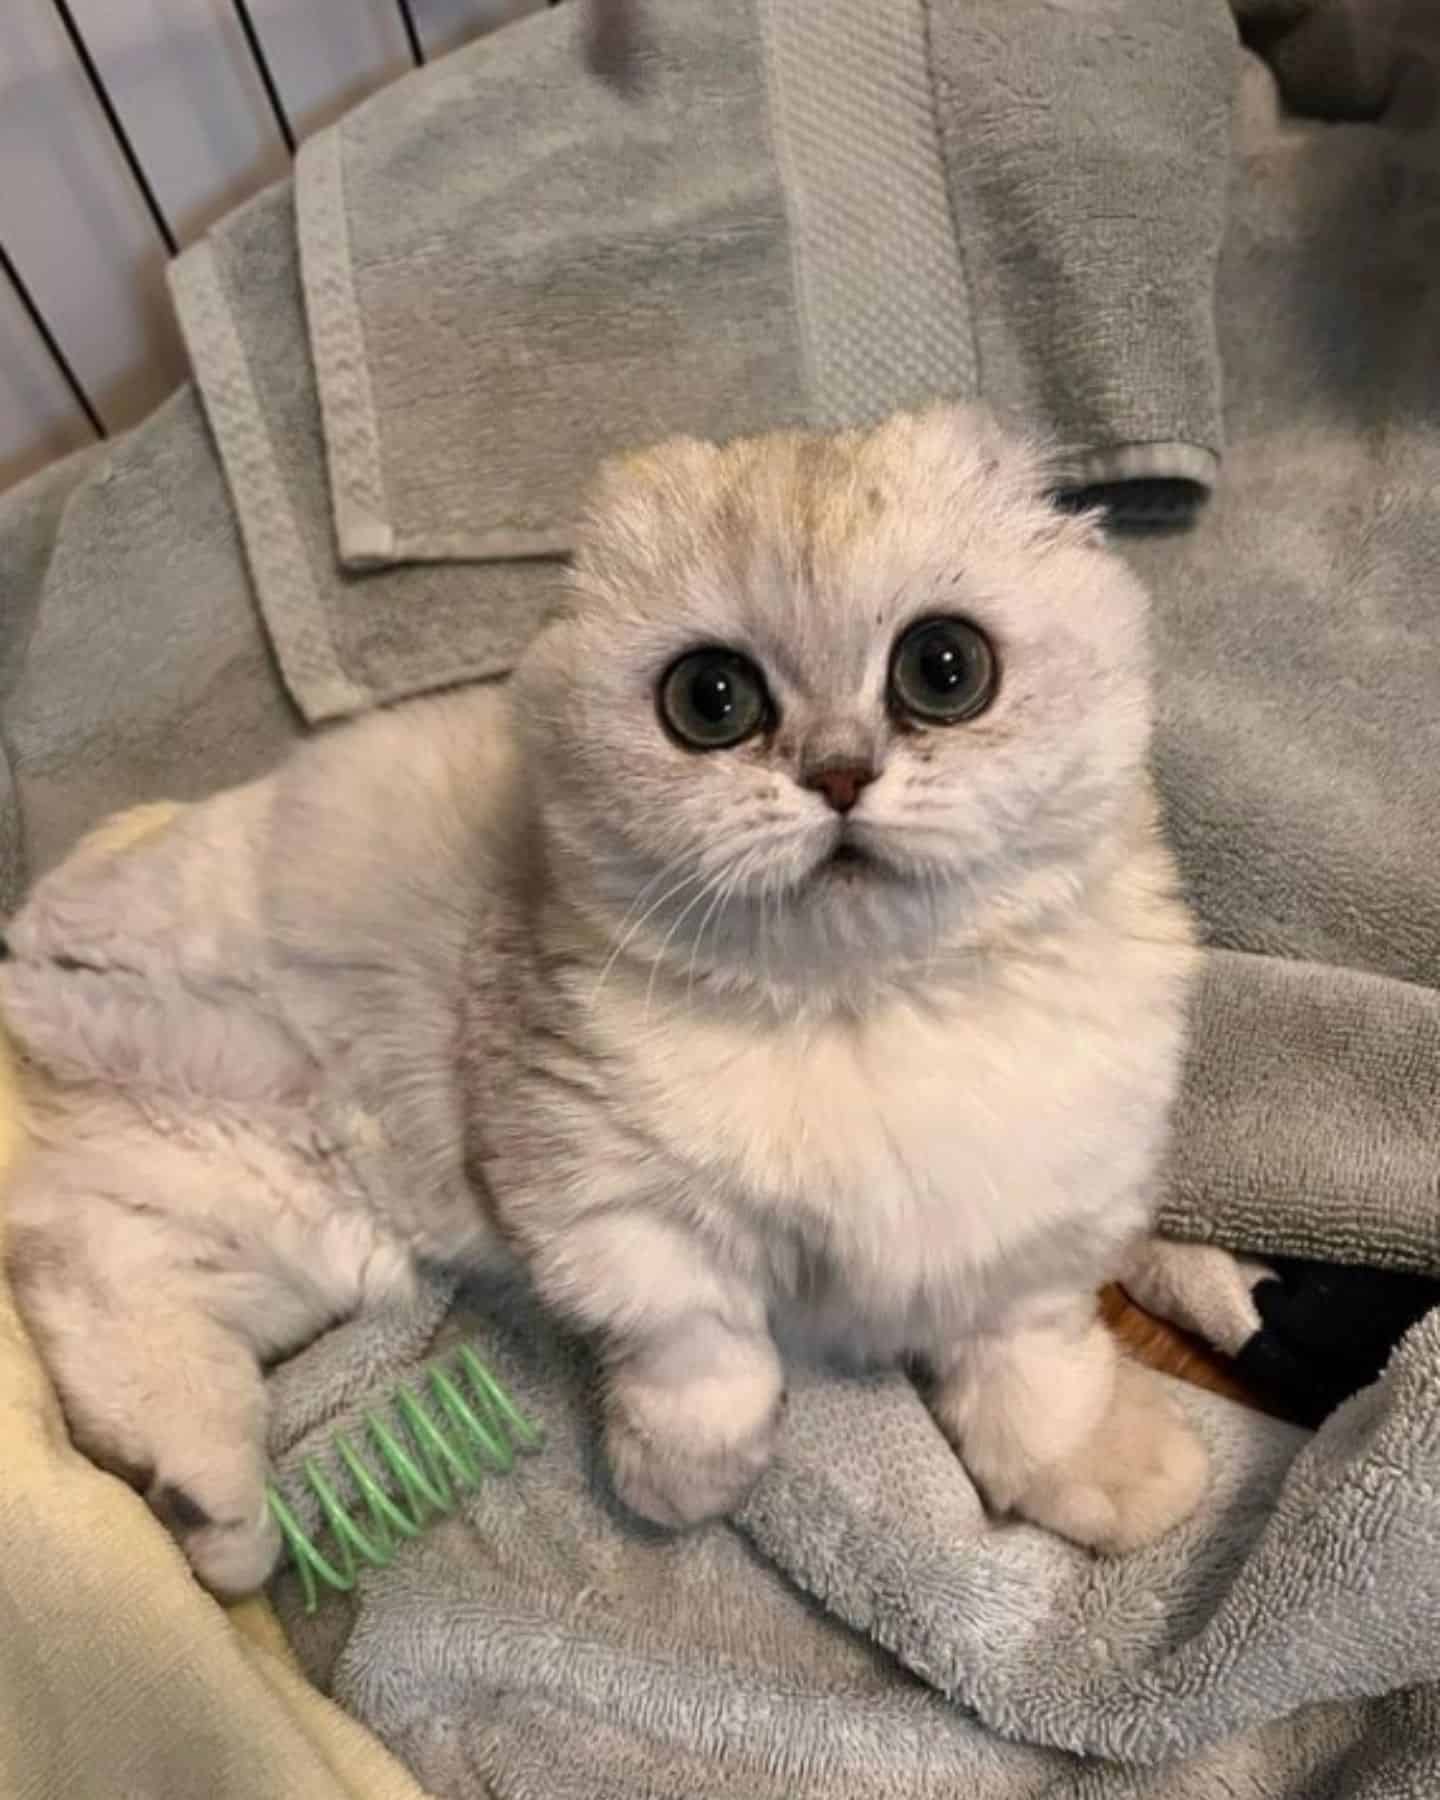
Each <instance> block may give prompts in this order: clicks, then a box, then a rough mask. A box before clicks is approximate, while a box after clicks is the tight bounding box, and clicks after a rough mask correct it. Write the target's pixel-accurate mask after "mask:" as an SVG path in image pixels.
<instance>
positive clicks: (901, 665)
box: [890, 619, 1000, 725]
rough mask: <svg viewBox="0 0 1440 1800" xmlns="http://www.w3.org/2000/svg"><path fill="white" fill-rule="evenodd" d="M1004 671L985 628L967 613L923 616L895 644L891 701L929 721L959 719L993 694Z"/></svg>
mask: <svg viewBox="0 0 1440 1800" xmlns="http://www.w3.org/2000/svg"><path fill="white" fill-rule="evenodd" d="M999 673H1000V672H999V668H998V666H997V664H996V661H995V652H994V651H993V650H992V649H991V647H990V640H989V639H988V638H987V637H986V636H985V634H984V632H983V631H980V630H978V629H977V628H976V627H975V626H974V625H971V624H970V623H969V622H968V621H967V620H965V619H922V620H921V622H920V623H919V624H918V625H912V626H911V627H910V629H909V630H908V631H907V632H905V633H904V635H903V636H902V637H901V638H900V640H899V642H898V643H897V644H896V646H895V653H894V655H893V656H892V658H891V660H890V699H891V704H892V705H893V706H894V707H895V708H896V709H897V710H898V711H900V712H902V713H906V714H908V715H909V716H910V717H911V718H913V719H919V720H920V721H921V722H922V723H924V724H926V725H960V724H963V723H964V721H965V720H966V719H973V718H975V717H977V716H978V715H979V714H980V713H982V712H984V710H985V708H986V707H987V706H988V705H989V704H990V702H991V700H993V699H994V697H995V689H996V687H997V685H998V683H999Z"/></svg>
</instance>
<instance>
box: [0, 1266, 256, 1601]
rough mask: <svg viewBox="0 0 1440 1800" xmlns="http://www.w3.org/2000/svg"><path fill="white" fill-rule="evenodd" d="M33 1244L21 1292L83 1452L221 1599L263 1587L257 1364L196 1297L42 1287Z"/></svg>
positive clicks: (101, 1286) (101, 1282)
mask: <svg viewBox="0 0 1440 1800" xmlns="http://www.w3.org/2000/svg"><path fill="white" fill-rule="evenodd" d="M35 1242H36V1240H35V1239H34V1238H33V1237H31V1236H27V1237H24V1238H21V1239H20V1240H19V1242H18V1244H17V1245H16V1247H15V1249H16V1254H15V1255H14V1256H12V1260H11V1270H12V1279H13V1280H14V1283H15V1287H16V1293H17V1297H18V1298H19V1299H20V1301H21V1310H22V1314H23V1316H24V1318H25V1321H26V1324H27V1326H28V1327H29V1330H30V1332H31V1335H32V1337H33V1338H34V1340H35V1343H36V1347H37V1349H38V1350H39V1351H40V1353H41V1356H42V1358H43V1359H44V1361H45V1364H46V1367H47V1368H48V1370H49V1373H50V1378H51V1380H52V1381H53V1383H54V1385H55V1389H56V1392H57V1394H58V1396H59V1399H60V1404H61V1409H62V1411H63V1412H64V1414H65V1420H66V1424H67V1426H68V1427H69V1431H70V1436H71V1438H72V1440H73V1441H74V1443H75V1445H76V1446H77V1448H78V1449H80V1450H82V1451H83V1452H84V1453H85V1454H86V1455H87V1456H88V1457H89V1458H90V1459H91V1461H93V1462H95V1463H97V1464H98V1465H99V1466H100V1467H101V1468H103V1469H107V1470H109V1471H110V1472H111V1473H112V1474H115V1475H118V1476H119V1477H120V1478H121V1479H122V1480H124V1481H126V1482H128V1483H129V1484H130V1485H131V1486H132V1487H134V1488H136V1489H137V1491H138V1492H139V1493H141V1494H142V1495H143V1496H144V1498H145V1499H146V1500H147V1501H148V1503H149V1504H150V1506H151V1508H152V1509H153V1510H154V1512H155V1514H156V1515H157V1517H158V1518H159V1519H160V1520H161V1522H162V1523H163V1524H164V1525H165V1526H166V1527H167V1528H168V1529H169V1531H170V1532H171V1533H172V1534H173V1535H174V1537H175V1538H176V1540H177V1541H178V1542H179V1544H180V1546H181V1548H182V1549H183V1550H184V1552H185V1555H186V1557H187V1558H188V1560H189V1562H190V1565H191V1567H192V1568H193V1569H194V1571H195V1573H196V1575H197V1576H198V1577H199V1579H200V1580H201V1581H202V1582H203V1583H204V1584H205V1586H206V1587H208V1588H209V1589H210V1590H211V1591H212V1592H213V1593H215V1594H217V1595H219V1596H221V1597H222V1598H230V1597H233V1596H237V1595H240V1594H245V1593H249V1592H251V1591H252V1590H253V1589H255V1588H258V1587H260V1586H261V1585H262V1583H263V1582H264V1581H265V1579H266V1578H267V1576H268V1575H269V1574H270V1572H271V1570H272V1569H273V1568H274V1566H275V1562H276V1560H277V1557H278V1555H279V1550H280V1539H279V1534H278V1532H277V1530H276V1527H275V1524H274V1522H273V1520H272V1519H271V1518H270V1515H269V1511H268V1509H267V1506H266V1501H265V1482H266V1472H267V1469H266V1457H265V1431H266V1403H265V1387H264V1382H263V1380H262V1379H261V1373H260V1365H259V1362H258V1360H257V1358H256V1356H255V1352H254V1350H253V1349H252V1347H251V1346H250V1344H249V1343H248V1342H247V1341H246V1339H245V1338H244V1337H243V1336H242V1335H240V1334H239V1333H238V1332H235V1331H232V1330H227V1329H226V1328H225V1327H224V1326H222V1325H219V1324H217V1323H216V1322H215V1321H214V1320H213V1319H211V1318H209V1317H207V1316H206V1313H205V1311H204V1310H203V1304H202V1297H201V1296H200V1295H199V1294H198V1293H191V1294H189V1295H187V1296H183V1297H182V1296H178V1295H175V1294H173V1293H167V1292H166V1291H165V1285H164V1283H163V1282H162V1283H161V1289H160V1292H159V1293H158V1294H157V1293H156V1292H155V1290H154V1289H153V1288H151V1287H148V1286H147V1287H146V1288H145V1289H144V1290H137V1291H132V1292H131V1293H129V1294H128V1295H127V1294H125V1293H123V1292H120V1291H116V1290H112V1289H111V1288H110V1287H109V1286H108V1285H107V1284H106V1282H105V1279H104V1277H103V1275H101V1276H99V1277H98V1278H90V1279H87V1280H86V1282H85V1284H84V1286H83V1288H79V1289H76V1288H69V1287H66V1286H65V1285H63V1284H57V1283H55V1282H53V1281H49V1280H47V1279H46V1278H45V1277H44V1275H43V1274H41V1275H39V1276H38V1277H37V1275H36V1272H35V1266H34V1262H33V1260H29V1261H27V1260H26V1258H27V1256H28V1257H30V1258H32V1259H33V1255H34V1245H35ZM27 1245H28V1246H29V1250H28V1251H27V1249H26V1246H27ZM47 1255H49V1256H51V1257H52V1258H53V1255H54V1252H53V1251H52V1252H47ZM177 1301H179V1302H180V1304H178V1305H177V1304H176V1302H177Z"/></svg>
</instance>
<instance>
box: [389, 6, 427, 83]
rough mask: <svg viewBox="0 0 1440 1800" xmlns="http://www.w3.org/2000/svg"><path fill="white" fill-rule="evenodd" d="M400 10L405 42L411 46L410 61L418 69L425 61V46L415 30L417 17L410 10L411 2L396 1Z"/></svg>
mask: <svg viewBox="0 0 1440 1800" xmlns="http://www.w3.org/2000/svg"><path fill="white" fill-rule="evenodd" d="M395 4H396V6H397V7H399V9H400V23H401V24H402V25H403V26H404V27H405V42H406V43H407V44H408V45H409V46H410V60H411V62H413V63H414V65H415V67H416V68H417V69H418V68H419V67H420V65H421V63H423V62H424V60H425V46H424V45H423V44H422V43H421V42H420V33H419V32H418V31H417V30H416V29H415V15H414V13H413V12H412V11H411V10H410V0H395Z"/></svg>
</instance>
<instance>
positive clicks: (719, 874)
mask: <svg viewBox="0 0 1440 1800" xmlns="http://www.w3.org/2000/svg"><path fill="white" fill-rule="evenodd" d="M724 879H725V871H724V870H723V869H719V870H717V871H716V872H715V874H713V875H711V876H709V877H708V878H707V880H706V882H705V885H704V887H702V888H701V890H700V892H699V893H698V894H696V895H695V897H694V899H692V900H687V901H686V903H685V905H684V906H683V907H682V908H681V909H680V911H679V913H678V914H677V915H676V917H675V920H674V922H673V923H672V925H671V927H670V929H669V930H668V931H667V932H666V933H665V936H664V937H663V938H662V939H661V941H660V948H659V949H658V950H657V951H656V952H655V955H654V957H653V958H652V960H651V963H650V980H649V981H648V982H647V983H646V987H645V1017H646V1019H647V1020H648V1019H649V1017H650V1005H651V1002H652V1001H653V1000H654V998H655V978H656V977H657V976H658V975H659V973H660V964H661V963H662V962H663V961H664V960H665V952H666V951H667V950H668V949H669V948H670V944H671V941H672V939H673V938H674V936H675V933H676V932H677V931H678V930H679V929H680V927H681V926H682V925H683V924H684V923H685V921H686V920H687V919H688V918H689V917H690V915H691V913H692V912H694V910H695V908H696V907H697V906H699V905H700V904H701V903H702V902H703V901H705V900H706V899H708V898H709V896H710V895H711V894H712V893H714V891H715V889H716V887H717V886H718V885H719V884H720V882H722V881H723V880H724Z"/></svg>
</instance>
